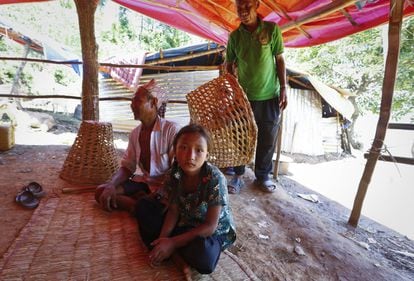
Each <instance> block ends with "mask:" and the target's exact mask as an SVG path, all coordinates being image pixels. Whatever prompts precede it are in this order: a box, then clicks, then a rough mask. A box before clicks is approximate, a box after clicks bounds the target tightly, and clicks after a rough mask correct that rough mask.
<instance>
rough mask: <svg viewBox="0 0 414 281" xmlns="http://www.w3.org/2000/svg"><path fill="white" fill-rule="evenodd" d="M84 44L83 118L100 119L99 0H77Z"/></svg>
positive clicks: (82, 44) (82, 43)
mask: <svg viewBox="0 0 414 281" xmlns="http://www.w3.org/2000/svg"><path fill="white" fill-rule="evenodd" d="M75 3H76V10H77V12H78V20H79V31H80V36H81V46H82V61H83V79H82V120H84V121H85V120H93V121H99V87H98V69H99V67H98V46H97V44H96V41H95V11H96V7H97V5H98V1H97V0H91V1H89V0H75Z"/></svg>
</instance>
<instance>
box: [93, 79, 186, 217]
mask: <svg viewBox="0 0 414 281" xmlns="http://www.w3.org/2000/svg"><path fill="white" fill-rule="evenodd" d="M165 96H166V95H165V92H164V91H163V90H162V89H161V88H160V87H158V86H157V85H156V83H155V81H154V79H153V80H151V81H150V82H148V83H147V84H145V85H143V86H140V87H139V88H138V89H137V91H136V92H135V94H134V97H133V99H132V101H131V109H132V111H133V113H134V118H135V120H139V121H141V123H140V124H139V125H138V126H137V127H136V128H135V129H133V130H132V132H131V134H130V136H129V142H128V147H127V149H126V151H125V154H124V156H123V158H122V161H121V167H120V168H119V170H118V171H117V172H116V173H115V174H114V175H113V176H112V179H111V180H110V181H108V182H106V183H104V184H101V185H99V186H98V187H97V189H96V192H95V199H96V201H97V202H98V203H99V204H100V206H101V207H102V208H103V209H105V210H107V211H111V210H112V209H113V208H114V209H123V210H127V211H129V212H131V213H133V212H134V209H135V205H136V202H137V200H138V199H139V198H140V197H142V196H143V195H146V194H149V193H151V192H154V193H155V192H156V193H157V194H161V195H162V193H163V190H161V187H162V182H163V179H164V174H165V173H166V172H167V170H168V169H169V167H170V164H171V162H172V157H173V155H172V143H173V139H174V136H175V135H176V133H177V132H178V130H179V126H178V124H176V123H174V122H171V121H168V120H165V119H163V118H161V117H159V115H158V110H159V109H160V108H159V107H160V106H161V104H162V103H163V102H165ZM164 104H165V103H164Z"/></svg>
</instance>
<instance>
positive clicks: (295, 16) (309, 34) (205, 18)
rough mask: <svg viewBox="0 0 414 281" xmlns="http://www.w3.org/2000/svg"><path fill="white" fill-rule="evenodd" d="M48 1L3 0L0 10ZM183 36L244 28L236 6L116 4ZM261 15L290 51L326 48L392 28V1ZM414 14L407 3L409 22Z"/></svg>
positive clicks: (174, 1) (325, 2) (181, 1)
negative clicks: (383, 27)
mask: <svg viewBox="0 0 414 281" xmlns="http://www.w3.org/2000/svg"><path fill="white" fill-rule="evenodd" d="M40 1H42V0H17V1H11V0H0V4H10V3H19V2H40ZM113 1H114V2H116V3H118V4H120V5H122V6H125V7H127V8H130V9H132V10H134V11H137V12H140V13H142V14H144V15H146V16H149V17H151V18H154V19H156V20H159V21H161V22H163V23H166V24H168V25H170V26H173V27H176V28H178V29H180V30H183V31H186V32H189V33H192V34H195V35H198V36H200V37H203V38H206V39H209V40H212V41H214V42H216V43H219V44H226V43H227V38H228V35H229V32H231V31H232V30H233V29H235V28H236V27H237V26H238V25H239V20H238V17H237V14H236V8H235V1H234V0H157V1H153V0H113ZM259 1H260V6H259V14H260V15H261V17H262V18H263V19H264V20H267V21H273V22H275V23H277V24H278V25H279V26H280V27H281V29H282V33H283V38H284V42H285V46H287V47H305V46H312V45H318V44H322V43H326V42H329V41H332V40H336V39H339V38H342V37H345V36H347V35H350V34H353V33H356V32H359V31H363V30H366V29H369V28H373V27H376V26H378V25H380V24H383V23H386V22H388V19H389V11H390V7H389V6H390V1H389V0H359V1H356V0H259ZM413 14H414V0H406V1H405V8H404V16H410V15H413Z"/></svg>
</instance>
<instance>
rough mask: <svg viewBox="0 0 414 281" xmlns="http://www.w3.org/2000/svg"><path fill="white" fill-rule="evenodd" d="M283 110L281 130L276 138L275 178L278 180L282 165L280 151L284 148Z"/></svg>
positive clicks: (280, 121)
mask: <svg viewBox="0 0 414 281" xmlns="http://www.w3.org/2000/svg"><path fill="white" fill-rule="evenodd" d="M283 112H284V111H283V110H282V112H281V113H280V120H279V123H280V126H279V132H278V134H277V139H276V160H275V165H274V168H273V178H274V179H275V180H276V181H278V180H279V167H280V163H279V160H280V152H281V150H282V131H283V115H284V114H283Z"/></svg>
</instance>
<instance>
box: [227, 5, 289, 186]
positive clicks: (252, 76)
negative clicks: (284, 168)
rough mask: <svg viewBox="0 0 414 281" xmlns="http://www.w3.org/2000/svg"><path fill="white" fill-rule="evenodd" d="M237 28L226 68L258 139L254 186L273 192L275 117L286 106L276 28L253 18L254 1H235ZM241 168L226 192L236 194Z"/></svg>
mask: <svg viewBox="0 0 414 281" xmlns="http://www.w3.org/2000/svg"><path fill="white" fill-rule="evenodd" d="M236 7H237V14H238V16H239V18H240V21H241V24H240V26H239V27H238V28H237V29H236V30H234V31H233V32H232V33H231V34H230V36H229V40H228V43H227V54H226V68H227V71H228V72H229V73H232V74H233V75H235V76H237V77H238V81H239V83H240V85H241V86H242V88H243V90H244V91H245V93H246V95H247V98H248V99H249V101H250V105H251V107H252V110H253V114H254V117H255V120H256V124H257V128H258V135H257V148H256V158H255V169H254V172H255V176H256V180H255V185H256V186H257V187H259V188H260V189H261V190H263V191H265V192H274V191H275V190H276V188H277V185H276V182H274V181H272V180H271V179H270V176H269V174H270V172H271V170H272V164H273V160H272V158H273V153H274V151H275V145H276V139H277V133H278V128H279V113H280V111H281V110H284V109H285V108H286V105H287V99H286V68H285V61H284V58H283V50H284V47H283V38H282V34H281V31H280V28H279V27H278V26H277V25H276V24H274V23H271V22H266V21H262V20H261V19H260V18H259V17H258V15H257V8H258V7H259V1H258V0H236ZM244 169H245V167H244V166H238V167H235V168H234V171H235V173H236V175H235V176H234V177H233V178H232V180H231V181H230V182H229V184H228V185H229V192H230V193H238V192H239V191H240V188H241V186H242V185H243V181H242V179H241V175H243V174H244Z"/></svg>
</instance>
